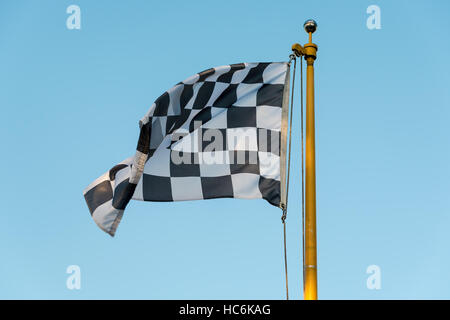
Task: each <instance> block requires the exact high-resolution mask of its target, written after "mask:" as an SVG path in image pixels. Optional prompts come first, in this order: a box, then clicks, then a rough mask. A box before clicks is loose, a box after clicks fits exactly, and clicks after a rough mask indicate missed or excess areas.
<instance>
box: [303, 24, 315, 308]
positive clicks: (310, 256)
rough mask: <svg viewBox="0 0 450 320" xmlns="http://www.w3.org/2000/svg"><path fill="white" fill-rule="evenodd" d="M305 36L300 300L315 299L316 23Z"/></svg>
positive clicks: (308, 29)
mask: <svg viewBox="0 0 450 320" xmlns="http://www.w3.org/2000/svg"><path fill="white" fill-rule="evenodd" d="M304 28H305V31H306V32H307V33H308V34H309V42H308V43H307V44H305V46H304V51H305V55H304V56H305V60H306V64H307V67H306V149H305V239H304V240H303V241H304V244H305V259H304V265H303V269H304V275H305V282H304V288H303V298H304V299H305V300H316V299H317V240H316V155H315V148H316V138H315V129H314V123H315V121H314V60H316V52H317V45H315V44H314V43H312V34H313V32H314V31H316V28H317V23H316V22H315V21H314V20H308V21H306V22H305V24H304Z"/></svg>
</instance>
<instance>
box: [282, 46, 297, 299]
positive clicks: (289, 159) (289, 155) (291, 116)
mask: <svg viewBox="0 0 450 320" xmlns="http://www.w3.org/2000/svg"><path fill="white" fill-rule="evenodd" d="M289 59H290V60H289V63H291V62H292V61H294V70H293V75H292V89H291V107H290V111H289V113H290V118H289V147H288V166H287V167H288V169H287V178H286V205H285V206H284V208H283V214H282V216H281V222H282V223H283V244H284V272H285V277H286V300H289V285H288V265H287V244H286V218H287V208H288V199H289V177H290V171H291V138H292V119H293V110H294V90H295V74H296V69H297V58H296V57H295V55H294V54H291V55H290V56H289Z"/></svg>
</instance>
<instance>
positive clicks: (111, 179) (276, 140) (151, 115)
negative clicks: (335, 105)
mask: <svg viewBox="0 0 450 320" xmlns="http://www.w3.org/2000/svg"><path fill="white" fill-rule="evenodd" d="M288 76H289V65H288V63H285V62H276V63H240V64H232V65H227V66H221V67H217V68H211V69H208V70H205V71H203V72H200V73H198V74H195V75H194V76H192V77H190V78H188V79H186V80H184V81H182V82H180V83H178V84H177V85H175V86H174V87H172V88H171V89H170V90H168V91H166V92H165V93H164V94H162V95H161V96H160V97H159V98H158V99H157V100H156V101H155V102H154V103H153V105H152V106H151V107H150V110H149V111H148V112H147V114H146V115H145V116H144V117H143V118H142V119H141V121H140V122H139V125H140V128H141V132H140V137H139V141H138V146H137V151H136V155H135V156H134V157H131V158H129V159H127V160H125V161H123V162H121V163H120V164H118V165H116V166H115V167H113V168H112V169H111V170H109V171H108V172H107V173H105V174H104V175H103V176H101V177H100V178H98V179H97V180H95V181H94V182H93V183H91V184H90V185H89V186H88V187H87V188H86V190H85V191H84V196H85V199H86V202H87V204H88V207H89V210H90V212H91V214H92V216H93V218H94V220H95V221H96V223H97V224H98V225H99V226H100V228H102V229H103V230H104V231H106V232H108V233H109V234H110V235H114V233H115V230H116V228H117V225H118V224H119V222H120V219H121V217H122V215H123V211H124V209H125V207H126V205H127V204H128V202H129V201H130V199H135V200H144V201H180V200H199V199H212V198H225V197H229V198H244V199H255V198H262V199H266V200H267V201H269V202H270V203H271V204H273V205H275V206H280V203H281V202H282V195H281V193H282V192H281V191H280V190H281V187H280V184H281V183H282V181H283V179H280V177H281V175H282V173H280V167H281V166H282V165H281V164H282V161H283V157H284V154H283V153H284V152H283V151H284V148H282V147H280V146H281V144H282V143H285V139H283V138H282V135H283V134H284V135H285V132H283V131H285V128H284V127H283V128H282V114H283V117H284V115H285V110H284V109H285V105H286V101H287V100H286V95H287V94H286V92H288V90H289V89H288V90H287V91H286V88H288V87H289V84H288V78H289V77H288ZM238 160H239V161H238Z"/></svg>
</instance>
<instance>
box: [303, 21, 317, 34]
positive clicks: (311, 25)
mask: <svg viewBox="0 0 450 320" xmlns="http://www.w3.org/2000/svg"><path fill="white" fill-rule="evenodd" d="M303 28H305V31H306V32H307V33H314V31H316V29H317V22H316V21H314V20H313V19H309V20H306V21H305V23H304V24H303Z"/></svg>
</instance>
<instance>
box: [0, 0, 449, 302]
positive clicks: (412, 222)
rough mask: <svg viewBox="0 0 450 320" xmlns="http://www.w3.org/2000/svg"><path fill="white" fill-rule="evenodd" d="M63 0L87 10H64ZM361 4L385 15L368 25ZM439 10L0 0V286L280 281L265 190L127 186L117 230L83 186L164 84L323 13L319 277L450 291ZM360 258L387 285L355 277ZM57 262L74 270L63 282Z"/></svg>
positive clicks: (225, 286)
mask: <svg viewBox="0 0 450 320" xmlns="http://www.w3.org/2000/svg"><path fill="white" fill-rule="evenodd" d="M71 4H76V5H78V6H79V7H80V8H81V30H68V29H67V28H66V19H67V17H68V14H67V13H66V8H67V7H68V6H69V5H71ZM371 4H376V5H378V6H379V7H380V9H381V26H382V28H381V29H380V30H369V29H368V28H367V27H366V19H367V17H368V14H367V13H366V8H367V7H368V6H369V5H371ZM448 12H450V3H449V2H448V1H406V0H403V1H401V0H396V1H339V2H338V1H290V2H289V1H265V0H259V1H220V2H219V1H170V2H168V1H114V2H113V1H85V0H77V1H75V0H74V1H39V2H38V1H11V0H10V1H2V3H1V4H0V87H1V90H0V107H1V110H2V117H1V118H0V122H1V125H0V142H1V146H2V157H1V158H0V165H1V167H2V177H3V183H2V184H1V185H0V194H1V202H2V205H1V212H2V223H1V224H0V254H1V256H2V259H1V262H0V298H3V299H11V298H19V299H22V298H27V299H49V298H54V299H103V298H104V299H118V298H124V299H129V298H133V299H184V298H186V299H229V298H235V299H283V298H284V296H285V293H284V285H285V284H284V274H283V272H284V265H283V251H282V225H281V222H280V215H281V212H280V211H279V210H278V209H277V208H275V207H272V206H270V205H268V204H267V203H266V202H265V201H263V200H235V199H219V200H209V201H191V202H179V203H151V202H147V203H144V202H137V201H133V202H131V203H130V205H129V206H128V208H127V210H126V212H125V216H124V219H123V221H122V223H121V225H120V227H119V230H118V232H117V235H116V237H115V238H111V237H109V236H108V235H106V234H105V233H103V232H102V231H101V230H100V229H98V227H97V226H96V225H95V223H94V222H93V221H92V219H91V217H90V215H89V211H88V208H87V206H86V204H85V202H84V199H83V196H82V190H83V189H84V188H85V187H86V186H87V185H88V184H89V183H90V182H92V181H93V180H94V179H95V178H97V177H98V176H99V175H100V174H102V173H103V172H105V171H106V170H108V169H109V168H110V167H112V166H113V165H115V164H116V163H118V162H119V161H122V160H123V159H125V158H127V157H129V156H130V155H133V154H134V150H135V146H136V141H137V138H138V133H139V132H138V120H139V119H140V118H141V117H142V116H143V115H144V114H145V112H146V111H147V109H148V108H149V107H150V105H151V104H152V102H153V101H154V100H155V99H156V98H157V97H158V96H159V95H160V94H161V93H162V92H164V91H165V90H167V89H168V88H170V87H171V86H172V85H174V84H175V83H177V82H179V81H181V80H182V79H185V78H186V77H188V76H190V75H192V74H194V73H196V72H199V71H201V70H204V69H207V68H209V67H212V66H218V65H223V64H229V63H238V62H254V61H285V60H287V58H288V55H289V54H290V47H291V45H292V44H293V43H294V42H300V43H305V42H306V41H307V35H306V33H305V32H304V31H303V30H302V25H303V22H304V20H306V19H307V18H314V19H316V21H317V22H318V24H319V28H318V30H317V32H316V33H315V34H314V42H315V43H317V44H318V46H319V51H318V59H317V61H316V130H317V131H316V139H317V141H316V144H317V155H316V156H317V216H318V220H317V225H318V265H319V268H318V273H319V297H320V298H322V299H352V298H353V299H416V298H424V299H431V298H437V299H442V298H450V289H449V288H450V275H449V273H448V270H449V267H450V253H449V252H450V251H449V243H450V233H449V232H448V226H449V225H450V201H449V191H450V184H449V181H450V164H449V163H450V151H449V148H448V146H449V143H450V139H449V138H450V127H449V125H448V121H449V120H450V111H449V106H450V90H449V83H450V62H449V59H448V52H449V51H450V40H449V39H450V38H449V37H448V33H449V31H450V19H448V18H449V16H448ZM298 93H299V92H298V91H297V92H296V94H297V97H298V96H299V95H298ZM297 102H298V100H297ZM295 112H296V115H297V117H296V119H295V121H294V122H295V123H294V129H293V134H294V139H296V143H294V146H293V159H294V163H293V167H292V172H293V174H292V177H291V179H292V189H291V191H290V201H289V204H290V208H289V213H288V220H287V221H288V254H289V256H288V259H289V280H290V283H289V284H290V292H291V297H292V298H294V299H300V298H302V289H301V283H302V278H301V277H302V275H301V262H302V258H301V255H300V253H301V224H300V222H301V220H300V212H301V211H300V210H301V205H300V202H301V198H300V190H301V189H300V188H301V186H300V175H299V172H300V158H299V154H300V147H299V143H298V142H299V136H300V130H299V128H300V119H299V117H298V115H299V104H297V105H296V111H295ZM373 264H375V265H378V266H379V267H380V268H381V289H380V290H369V289H367V287H366V279H367V277H368V276H369V275H368V274H366V268H367V267H368V266H369V265H373ZM69 265H78V266H80V268H81V289H80V290H69V289H68V288H67V287H66V279H67V277H68V276H69V275H68V274H67V273H66V268H67V267H68V266H69Z"/></svg>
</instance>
